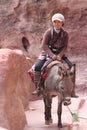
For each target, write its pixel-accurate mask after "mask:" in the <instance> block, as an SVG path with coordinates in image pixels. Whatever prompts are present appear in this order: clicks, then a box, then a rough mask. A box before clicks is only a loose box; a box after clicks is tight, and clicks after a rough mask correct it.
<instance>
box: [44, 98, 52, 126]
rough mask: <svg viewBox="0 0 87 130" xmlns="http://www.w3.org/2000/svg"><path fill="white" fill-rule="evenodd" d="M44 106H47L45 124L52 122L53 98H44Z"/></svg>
mask: <svg viewBox="0 0 87 130" xmlns="http://www.w3.org/2000/svg"><path fill="white" fill-rule="evenodd" d="M44 106H45V111H44V114H45V124H46V125H49V124H50V123H52V118H51V100H49V99H48V98H47V97H45V98H44Z"/></svg>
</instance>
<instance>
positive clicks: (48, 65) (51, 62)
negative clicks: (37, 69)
mask: <svg viewBox="0 0 87 130" xmlns="http://www.w3.org/2000/svg"><path fill="white" fill-rule="evenodd" d="M56 64H59V66H60V67H61V68H62V69H63V70H65V71H66V70H67V68H68V65H67V64H66V63H64V62H63V61H58V60H52V59H49V60H47V61H46V62H45V63H44V65H43V66H42V69H41V79H42V80H43V81H44V80H45V79H46V77H47V74H48V72H49V70H50V68H51V67H52V66H54V65H56ZM28 74H29V76H30V78H31V80H32V81H33V82H34V70H33V69H29V70H28Z"/></svg>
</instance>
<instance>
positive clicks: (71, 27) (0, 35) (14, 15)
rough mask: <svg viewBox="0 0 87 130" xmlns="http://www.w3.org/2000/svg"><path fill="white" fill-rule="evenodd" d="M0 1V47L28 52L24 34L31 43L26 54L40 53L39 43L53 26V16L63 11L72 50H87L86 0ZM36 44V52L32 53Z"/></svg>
mask: <svg viewBox="0 0 87 130" xmlns="http://www.w3.org/2000/svg"><path fill="white" fill-rule="evenodd" d="M0 2H1V3H0V41H1V42H0V48H11V49H14V48H18V49H21V50H23V51H24V52H25V51H26V50H25V49H24V47H23V44H22V37H23V36H25V37H26V38H27V39H28V41H29V43H30V45H31V46H30V50H29V48H28V52H27V54H28V55H29V54H30V55H31V56H38V54H39V52H40V49H38V47H37V46H40V43H41V37H42V35H43V33H44V31H45V30H46V29H47V28H49V27H50V26H51V16H52V15H53V14H54V13H55V12H61V13H63V14H64V16H65V19H66V22H65V26H64V27H65V29H66V30H67V31H68V33H69V49H68V51H69V53H71V52H73V51H74V53H76V54H77V53H78V54H80V53H83V52H84V53H86V48H87V44H86V36H87V29H86V28H87V24H86V21H87V8H86V5H87V1H86V0H84V1H82V0H77V1H75V0H71V1H70V0H66V1H64V0H61V1H59V0H55V1H54V0H44V1H43V0H41V1H39V0H34V1H31V0H29V1H27V0H22V1H20V2H19V1H18V0H13V1H9V2H8V3H5V2H4V1H0ZM8 7H9V10H8ZM33 47H34V48H35V49H34V50H35V51H34V52H33V53H32V50H33ZM82 49H83V52H82Z"/></svg>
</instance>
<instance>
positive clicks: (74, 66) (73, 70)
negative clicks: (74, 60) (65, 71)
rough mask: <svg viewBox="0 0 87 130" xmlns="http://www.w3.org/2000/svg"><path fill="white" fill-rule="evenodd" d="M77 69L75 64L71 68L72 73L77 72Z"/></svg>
mask: <svg viewBox="0 0 87 130" xmlns="http://www.w3.org/2000/svg"><path fill="white" fill-rule="evenodd" d="M75 71H76V65H75V64H74V65H73V66H72V67H71V69H70V74H71V75H72V74H75Z"/></svg>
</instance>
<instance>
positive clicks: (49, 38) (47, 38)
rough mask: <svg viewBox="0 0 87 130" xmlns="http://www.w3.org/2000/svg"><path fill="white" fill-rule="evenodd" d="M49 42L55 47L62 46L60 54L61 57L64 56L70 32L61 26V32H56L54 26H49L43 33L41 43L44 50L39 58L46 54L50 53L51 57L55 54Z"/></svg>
mask: <svg viewBox="0 0 87 130" xmlns="http://www.w3.org/2000/svg"><path fill="white" fill-rule="evenodd" d="M55 38H56V42H55ZM49 44H52V45H53V47H54V48H61V47H62V50H61V51H60V53H59V54H58V55H59V56H60V57H62V56H63V55H64V53H65V52H66V49H67V45H68V33H67V32H66V31H65V30H64V29H63V28H61V30H60V32H59V34H58V33H56V32H55V31H54V29H53V28H49V29H48V30H47V31H46V32H45V33H44V35H43V39H42V44H41V48H42V52H41V54H40V56H39V59H43V57H44V56H46V55H49V56H50V57H52V56H53V55H54V53H53V52H52V50H51V49H50V48H49V47H48V45H49Z"/></svg>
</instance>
